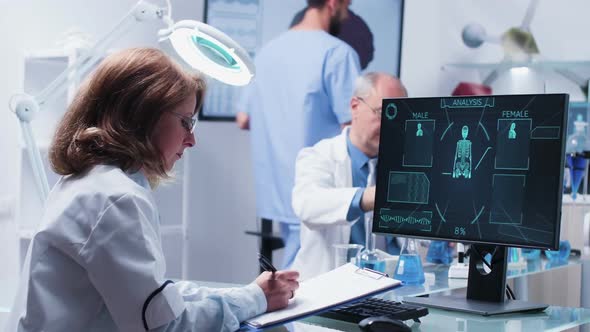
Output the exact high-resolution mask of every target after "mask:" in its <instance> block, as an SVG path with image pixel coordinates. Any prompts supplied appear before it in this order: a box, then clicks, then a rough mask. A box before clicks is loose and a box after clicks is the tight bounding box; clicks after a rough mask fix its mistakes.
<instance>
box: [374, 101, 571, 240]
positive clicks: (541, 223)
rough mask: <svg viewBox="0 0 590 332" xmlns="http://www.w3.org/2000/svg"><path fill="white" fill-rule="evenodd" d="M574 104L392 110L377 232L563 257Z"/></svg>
mask: <svg viewBox="0 0 590 332" xmlns="http://www.w3.org/2000/svg"><path fill="white" fill-rule="evenodd" d="M567 107H568V96H567V95H565V94H542V95H501V96H474V97H442V98H400V99H386V100H384V101H383V116H382V118H381V135H380V146H379V163H378V172H377V189H376V197H375V214H374V220H373V231H374V232H376V233H386V234H399V235H402V236H408V237H416V238H428V239H444V240H449V241H460V242H475V243H488V244H499V245H508V246H518V247H532V248H551V249H557V248H558V243H559V227H560V218H561V197H562V190H563V184H562V181H563V167H564V156H565V135H566V133H567V130H566V123H567Z"/></svg>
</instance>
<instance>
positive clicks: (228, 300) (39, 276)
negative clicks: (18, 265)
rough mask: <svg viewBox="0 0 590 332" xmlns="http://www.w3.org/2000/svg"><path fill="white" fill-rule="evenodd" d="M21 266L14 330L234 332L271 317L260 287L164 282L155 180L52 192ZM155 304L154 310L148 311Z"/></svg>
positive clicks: (62, 184) (136, 178) (74, 183)
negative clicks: (263, 315) (151, 184)
mask: <svg viewBox="0 0 590 332" xmlns="http://www.w3.org/2000/svg"><path fill="white" fill-rule="evenodd" d="M42 221H43V222H42V226H41V228H40V230H39V232H38V233H37V234H36V235H35V236H34V238H33V240H32V242H31V246H30V248H29V252H28V254H27V258H26V261H25V264H24V267H23V272H22V280H21V285H20V289H19V291H18V294H17V297H16V300H15V305H14V307H13V310H12V313H11V316H10V318H9V321H8V325H7V331H10V332H14V331H46V332H49V331H125V332H127V331H145V328H144V322H143V308H144V305H145V306H146V308H145V309H146V310H145V320H146V322H145V323H147V326H148V327H149V328H150V329H153V330H156V331H231V330H235V329H237V328H238V327H239V322H240V321H243V320H245V319H247V318H250V317H252V316H255V315H258V314H260V313H263V312H264V311H266V299H265V296H264V293H263V292H262V289H260V287H259V286H258V285H256V284H254V283H253V284H250V285H248V286H246V287H242V288H234V289H225V290H215V289H207V288H199V287H197V286H196V285H194V284H193V283H189V282H177V283H175V284H169V285H167V286H166V287H165V288H163V290H162V291H161V292H160V293H158V294H157V295H155V296H154V297H153V298H152V299H151V301H147V298H148V297H149V296H150V294H152V292H154V291H155V290H156V289H158V288H159V287H160V286H162V285H163V283H164V282H165V280H166V279H165V272H166V264H165V261H164V256H163V253H162V247H161V239H160V224H159V218H158V210H157V208H156V205H155V202H154V199H153V196H152V194H151V190H150V189H149V185H148V182H147V180H146V178H145V176H143V174H142V173H135V174H133V175H128V174H126V173H124V172H123V171H121V170H120V169H119V168H116V167H112V166H96V167H94V168H93V169H92V170H91V171H89V173H88V174H86V175H84V176H81V177H72V176H68V177H64V178H62V179H61V180H60V181H59V182H58V183H57V184H56V186H55V187H54V188H53V190H52V191H51V193H50V195H49V198H48V201H47V203H46V210H45V213H44V216H43V220H42ZM146 301H147V304H146Z"/></svg>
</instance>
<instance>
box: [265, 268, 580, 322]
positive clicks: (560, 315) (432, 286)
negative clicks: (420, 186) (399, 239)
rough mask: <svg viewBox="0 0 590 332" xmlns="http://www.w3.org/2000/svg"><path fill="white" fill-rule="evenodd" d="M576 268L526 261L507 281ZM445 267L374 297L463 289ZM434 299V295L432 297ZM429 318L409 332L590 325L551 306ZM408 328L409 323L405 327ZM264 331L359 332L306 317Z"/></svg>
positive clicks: (571, 311)
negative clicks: (538, 310) (527, 311)
mask: <svg viewBox="0 0 590 332" xmlns="http://www.w3.org/2000/svg"><path fill="white" fill-rule="evenodd" d="M578 264H580V261H579V260H578V259H572V260H570V262H568V263H565V264H561V265H555V264H551V263H549V262H548V261H547V260H544V259H543V260H540V259H539V260H536V261H528V262H527V266H526V268H522V269H509V271H508V278H517V277H523V276H527V275H532V274H537V273H542V272H544V271H550V270H555V269H564V268H568V267H569V266H574V265H578ZM448 269H449V267H448V266H444V265H430V266H425V267H424V271H425V276H426V282H425V283H424V284H423V285H420V286H403V287H399V288H396V289H394V290H391V291H389V292H386V293H383V294H381V295H379V296H378V297H381V298H386V299H391V300H398V301H399V300H401V298H402V297H404V296H419V295H426V294H436V293H441V292H445V291H449V290H454V289H462V288H466V287H467V280H466V279H449V278H448ZM435 296H436V295H435ZM429 312H430V313H429V314H428V315H427V316H425V317H423V318H421V321H422V323H421V324H416V325H414V326H412V331H436V332H442V331H458V332H463V331H477V332H488V331H490V332H492V331H494V332H497V331H499V332H502V331H504V332H511V331H525V332H526V331H532V332H540V331H562V330H566V329H569V328H572V327H576V326H580V325H583V324H587V323H590V309H587V308H568V307H558V306H551V307H549V308H547V309H546V310H545V311H544V312H542V313H534V314H510V315H501V316H495V317H483V316H480V315H473V314H466V313H460V312H454V311H446V310H439V309H429ZM409 324H411V323H409ZM268 331H273V332H275V331H290V332H297V331H305V332H316V331H317V332H328V331H360V329H359V328H358V327H357V325H356V324H351V323H346V322H341V321H336V320H332V319H328V318H322V317H317V316H313V317H308V318H306V319H303V320H301V321H298V322H295V323H290V324H286V325H285V326H280V327H275V328H272V329H269V330H268Z"/></svg>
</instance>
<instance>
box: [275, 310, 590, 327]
mask: <svg viewBox="0 0 590 332" xmlns="http://www.w3.org/2000/svg"><path fill="white" fill-rule="evenodd" d="M429 310H430V313H429V314H428V315H427V316H425V317H423V318H421V321H422V323H421V324H415V325H413V326H412V331H436V332H443V331H457V332H463V331H476V332H488V331H489V332H512V331H514V332H527V331H531V332H540V331H562V330H565V329H569V328H572V327H576V326H580V325H582V324H587V323H590V309H586V308H564V307H549V308H547V309H546V310H545V311H544V312H542V313H535V314H511V315H502V316H496V317H483V316H478V315H471V314H465V313H459V312H451V311H445V310H438V309H429ZM410 324H411V323H410ZM334 330H335V331H360V329H359V328H358V327H357V325H356V324H351V323H345V322H340V321H335V320H332V319H327V318H322V317H316V316H314V317H309V318H306V319H303V320H302V321H299V322H295V323H290V324H286V325H285V326H280V327H275V328H272V329H268V330H266V331H269V332H270V331H272V332H278V331H290V332H298V331H299V332H303V331H305V332H315V331H317V332H328V331H334Z"/></svg>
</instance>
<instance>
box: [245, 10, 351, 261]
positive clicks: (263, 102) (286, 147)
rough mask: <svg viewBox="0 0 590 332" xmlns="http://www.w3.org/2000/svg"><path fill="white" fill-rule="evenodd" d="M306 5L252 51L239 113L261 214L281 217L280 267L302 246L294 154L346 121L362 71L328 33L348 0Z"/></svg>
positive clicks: (343, 45) (341, 17) (339, 19)
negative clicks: (294, 200) (250, 75)
mask: <svg viewBox="0 0 590 332" xmlns="http://www.w3.org/2000/svg"><path fill="white" fill-rule="evenodd" d="M307 4H308V9H307V11H306V12H305V16H304V17H303V20H302V21H301V22H300V23H299V24H297V25H295V26H293V27H292V28H291V29H289V30H287V31H286V32H284V33H283V34H281V35H279V36H278V37H277V38H275V39H273V40H271V41H270V42H269V43H268V44H266V45H265V46H264V47H263V48H262V49H261V50H260V52H259V53H258V54H257V56H256V59H255V64H256V76H255V79H254V81H253V82H252V83H251V84H250V86H248V87H247V89H246V91H247V92H246V93H245V94H244V97H243V98H242V101H241V102H240V105H239V107H240V109H239V110H240V111H241V112H239V113H238V114H237V117H236V120H237V122H238V126H240V128H243V129H247V128H249V129H250V131H251V146H252V159H253V169H254V182H255V190H256V208H257V214H258V217H260V218H262V219H268V220H273V221H276V222H279V224H280V230H281V236H282V238H283V241H284V242H285V249H284V257H283V262H282V267H283V268H285V267H288V266H290V265H291V263H292V262H293V259H294V257H295V255H296V254H297V251H298V250H299V219H298V218H297V217H296V216H295V214H294V213H293V209H292V207H291V190H292V189H293V176H294V174H295V158H296V156H297V153H298V152H299V150H301V148H303V147H306V146H311V145H313V144H315V143H316V142H318V141H319V140H321V139H323V138H327V137H332V136H334V135H336V134H338V133H339V132H340V130H341V128H342V126H343V125H345V124H347V123H349V122H350V120H351V115H350V110H349V108H348V102H349V100H350V97H351V96H352V89H353V84H354V83H353V82H354V79H355V78H356V77H357V76H358V74H359V71H360V66H359V60H358V56H357V54H356V52H355V51H354V50H353V49H352V48H351V47H350V46H349V45H348V44H346V43H344V42H343V41H341V40H340V39H338V38H336V37H334V36H333V35H331V34H330V33H329V32H333V33H337V31H338V26H339V24H340V23H341V22H342V21H343V20H344V19H346V17H347V15H348V6H349V4H350V0H308V1H307Z"/></svg>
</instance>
